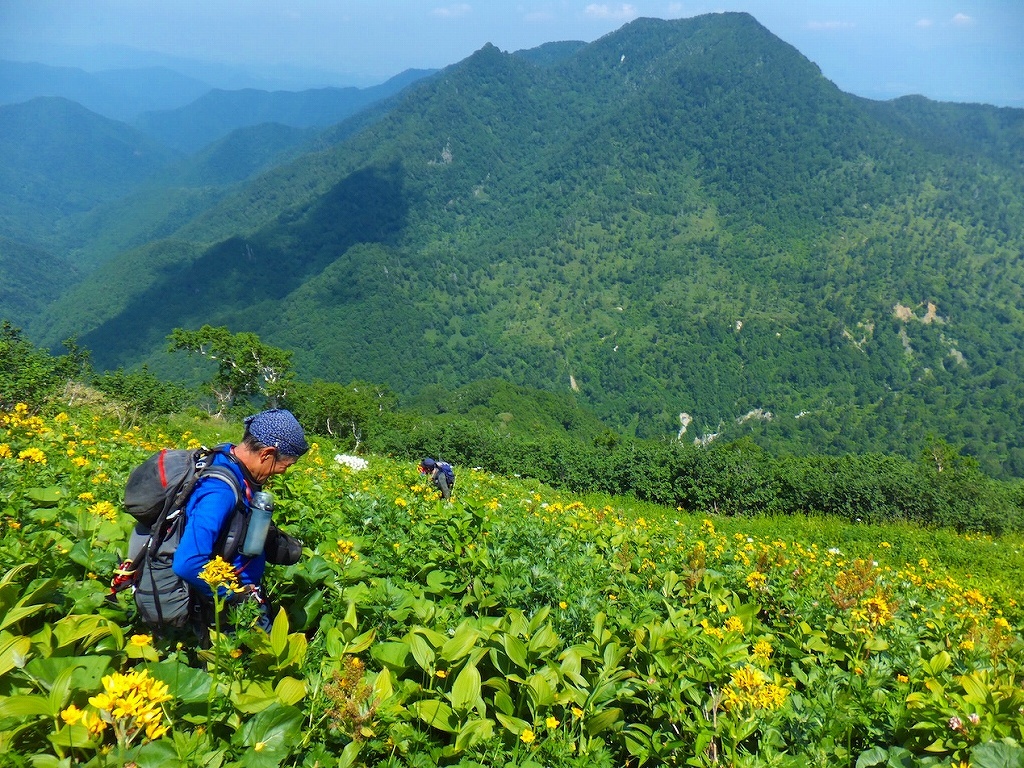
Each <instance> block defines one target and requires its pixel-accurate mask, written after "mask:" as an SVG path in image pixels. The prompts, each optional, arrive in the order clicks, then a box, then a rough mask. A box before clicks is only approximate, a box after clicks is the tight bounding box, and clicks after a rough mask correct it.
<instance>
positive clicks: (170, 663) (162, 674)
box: [147, 659, 211, 704]
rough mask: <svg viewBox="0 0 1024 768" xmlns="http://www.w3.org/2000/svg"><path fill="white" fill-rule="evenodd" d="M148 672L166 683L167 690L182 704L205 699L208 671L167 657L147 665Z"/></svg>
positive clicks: (208, 689)
mask: <svg viewBox="0 0 1024 768" xmlns="http://www.w3.org/2000/svg"><path fill="white" fill-rule="evenodd" d="M147 668H148V669H149V674H150V675H152V676H153V677H154V678H156V679H157V680H160V681H162V682H164V683H166V684H167V689H168V692H169V693H170V694H171V696H173V697H174V698H175V700H176V701H180V702H182V703H183V704H195V703H197V702H201V701H206V699H207V696H209V693H210V685H211V678H210V675H209V673H208V672H206V671H205V670H202V669H194V668H193V667H189V666H187V665H185V664H182V663H181V662H178V661H174V660H170V659H168V660H167V661H162V662H160V663H159V664H153V665H150V666H148V667H147Z"/></svg>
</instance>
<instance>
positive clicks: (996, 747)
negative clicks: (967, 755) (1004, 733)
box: [971, 741, 1024, 768]
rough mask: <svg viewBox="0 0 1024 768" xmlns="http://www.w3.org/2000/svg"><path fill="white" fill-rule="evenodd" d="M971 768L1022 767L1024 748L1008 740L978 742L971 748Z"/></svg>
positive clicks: (1023, 767) (1023, 766)
mask: <svg viewBox="0 0 1024 768" xmlns="http://www.w3.org/2000/svg"><path fill="white" fill-rule="evenodd" d="M971 768H1024V748H1022V747H1021V746H1020V745H1019V744H1016V743H1010V742H998V741H989V742H986V743H985V744H979V745H978V746H976V747H975V748H974V749H972V750H971Z"/></svg>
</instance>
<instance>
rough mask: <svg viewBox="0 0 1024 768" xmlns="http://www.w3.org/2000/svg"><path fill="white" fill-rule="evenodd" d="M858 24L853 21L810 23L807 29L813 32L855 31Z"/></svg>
mask: <svg viewBox="0 0 1024 768" xmlns="http://www.w3.org/2000/svg"><path fill="white" fill-rule="evenodd" d="M855 26H857V25H856V24H854V23H853V22H852V21H808V22H807V28H808V29H811V30H821V29H853V28H854V27H855Z"/></svg>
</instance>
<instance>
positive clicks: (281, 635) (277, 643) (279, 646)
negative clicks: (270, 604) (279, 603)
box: [270, 611, 288, 661]
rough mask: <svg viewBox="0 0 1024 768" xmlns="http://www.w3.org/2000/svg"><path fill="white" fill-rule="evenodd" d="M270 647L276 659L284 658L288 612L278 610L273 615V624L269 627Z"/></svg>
mask: <svg viewBox="0 0 1024 768" xmlns="http://www.w3.org/2000/svg"><path fill="white" fill-rule="evenodd" d="M270 647H271V648H272V649H273V651H274V656H276V657H277V659H278V661H282V660H283V659H284V655H285V651H287V650H288V613H287V611H278V612H277V616H275V617H274V625H273V626H272V627H271V628H270Z"/></svg>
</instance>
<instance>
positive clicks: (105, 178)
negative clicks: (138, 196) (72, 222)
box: [0, 97, 177, 242]
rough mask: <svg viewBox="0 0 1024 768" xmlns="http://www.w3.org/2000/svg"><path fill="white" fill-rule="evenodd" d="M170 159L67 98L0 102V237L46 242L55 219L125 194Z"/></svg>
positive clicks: (145, 139)
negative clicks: (5, 103)
mask: <svg viewBox="0 0 1024 768" xmlns="http://www.w3.org/2000/svg"><path fill="white" fill-rule="evenodd" d="M176 158H177V155H176V154H175V153H174V152H172V151H171V150H169V149H167V148H166V147H163V146H161V145H160V144H158V143H157V142H155V141H153V140H152V139H150V138H148V137H147V136H146V135H144V134H143V133H141V132H140V131H137V130H135V129H134V128H130V127H129V126H127V125H125V124H124V123H120V122H117V121H114V120H110V119H108V118H105V117H102V116H101V115H98V114H96V113H94V112H91V111H89V110H88V109H86V108H85V107H83V106H81V105H80V104H77V103H75V102H72V101H68V100H67V99H62V98H49V97H47V98H37V99H33V100H31V101H28V102H25V103H22V104H13V105H8V106H3V107H0V236H4V235H5V236H10V237H14V238H16V239H21V240H26V241H29V242H41V241H45V240H46V239H47V238H49V237H50V236H52V235H53V227H54V226H55V223H56V222H57V221H58V220H60V219H61V218H63V217H67V216H70V215H72V214H75V213H80V212H82V211H87V210H90V209H92V208H93V207H95V206H96V205H97V204H99V203H101V202H103V201H106V200H112V199H115V198H118V197H123V196H124V195H127V194H128V193H129V192H131V190H132V189H133V188H135V187H136V186H138V185H139V184H140V183H141V182H142V181H143V180H145V179H147V178H148V177H150V176H152V174H153V173H155V172H156V171H157V170H159V169H161V168H164V167H166V166H167V165H168V164H169V163H170V162H172V161H173V160H175V159H176Z"/></svg>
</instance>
